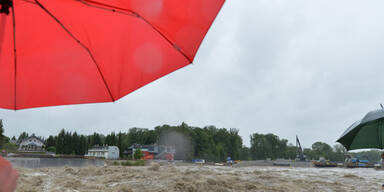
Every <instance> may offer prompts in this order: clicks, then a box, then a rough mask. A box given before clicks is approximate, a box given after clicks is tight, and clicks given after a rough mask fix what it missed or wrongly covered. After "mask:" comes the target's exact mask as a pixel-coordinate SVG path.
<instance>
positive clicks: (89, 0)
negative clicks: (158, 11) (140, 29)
mask: <svg viewBox="0 0 384 192" xmlns="http://www.w3.org/2000/svg"><path fill="white" fill-rule="evenodd" d="M79 2H81V3H83V4H84V5H86V6H89V7H94V8H97V9H104V10H109V11H112V12H115V13H120V14H126V13H124V12H120V11H116V9H119V10H123V11H127V12H129V13H131V15H130V16H135V17H137V18H139V19H141V20H143V21H144V22H145V23H147V24H148V25H149V26H151V27H152V29H153V30H155V31H156V32H157V33H158V34H160V35H161V36H162V37H163V38H164V39H165V40H166V41H167V42H168V43H169V44H170V45H171V46H172V47H173V48H175V49H176V50H177V51H178V52H179V53H180V54H182V55H183V56H184V57H185V59H187V60H188V61H189V63H192V62H193V61H192V59H190V58H189V57H188V56H187V55H186V54H185V53H184V52H183V50H182V49H181V48H180V47H179V46H178V45H177V44H175V43H173V42H172V41H171V40H170V39H169V38H168V37H167V36H165V35H164V34H163V33H162V32H161V31H160V30H159V29H157V28H156V27H155V26H154V25H152V23H150V22H149V21H148V20H146V19H145V18H144V17H143V16H141V15H140V14H139V13H137V12H136V11H132V10H130V9H125V8H121V7H116V6H112V5H108V4H104V3H100V2H95V1H93V0H79ZM90 3H92V4H90ZM93 4H95V5H93ZM96 5H99V6H102V7H99V6H96Z"/></svg>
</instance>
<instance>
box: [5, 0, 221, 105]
mask: <svg viewBox="0 0 384 192" xmlns="http://www.w3.org/2000/svg"><path fill="white" fill-rule="evenodd" d="M224 1H225V0H0V7H1V9H0V107H1V108H6V109H15V110H17V109H24V108H32V107H42V106H54V105H67V104H80V103H95V102H111V101H115V100H117V99H120V98H121V97H123V96H125V95H126V94H128V93H130V92H132V91H134V90H136V89H138V88H140V87H142V86H144V85H146V84H148V83H150V82H152V81H154V80H156V79H158V78H160V77H162V76H164V75H166V74H168V73H170V72H172V71H175V70H177V69H179V68H182V67H184V66H186V65H188V64H190V63H192V61H193V59H194V57H195V54H196V52H197V50H198V48H199V46H200V44H201V42H202V40H203V38H204V36H205V34H206V33H207V31H208V29H209V27H210V26H211V24H212V22H213V20H214V19H215V17H216V15H217V14H218V12H219V10H220V8H221V7H222V5H223V3H224Z"/></svg>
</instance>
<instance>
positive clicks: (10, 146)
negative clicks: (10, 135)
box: [0, 143, 17, 152]
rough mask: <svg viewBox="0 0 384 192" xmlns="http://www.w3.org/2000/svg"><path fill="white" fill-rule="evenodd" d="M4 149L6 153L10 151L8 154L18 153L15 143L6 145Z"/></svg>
mask: <svg viewBox="0 0 384 192" xmlns="http://www.w3.org/2000/svg"><path fill="white" fill-rule="evenodd" d="M3 149H4V150H5V151H8V152H16V151H17V145H16V144H13V143H6V144H4V145H3ZM0 152H1V151H0Z"/></svg>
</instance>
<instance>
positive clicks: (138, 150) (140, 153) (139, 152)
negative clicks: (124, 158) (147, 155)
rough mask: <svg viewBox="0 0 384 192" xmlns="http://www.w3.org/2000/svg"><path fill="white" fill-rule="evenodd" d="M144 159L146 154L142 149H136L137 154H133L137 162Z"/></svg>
mask: <svg viewBox="0 0 384 192" xmlns="http://www.w3.org/2000/svg"><path fill="white" fill-rule="evenodd" d="M142 157H144V154H143V152H142V151H141V149H140V148H139V149H136V150H135V153H134V154H133V158H135V159H136V160H138V159H141V158H142Z"/></svg>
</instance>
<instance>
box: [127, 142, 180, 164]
mask: <svg viewBox="0 0 384 192" xmlns="http://www.w3.org/2000/svg"><path fill="white" fill-rule="evenodd" d="M137 149H140V150H141V152H142V153H143V155H144V156H143V159H146V160H152V159H161V160H169V161H173V160H174V156H175V153H176V148H175V146H168V145H157V144H153V145H139V144H133V145H132V146H130V147H129V148H128V149H127V150H126V151H124V154H125V155H127V156H131V157H132V158H133V156H134V154H135V151H136V150H137Z"/></svg>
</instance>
